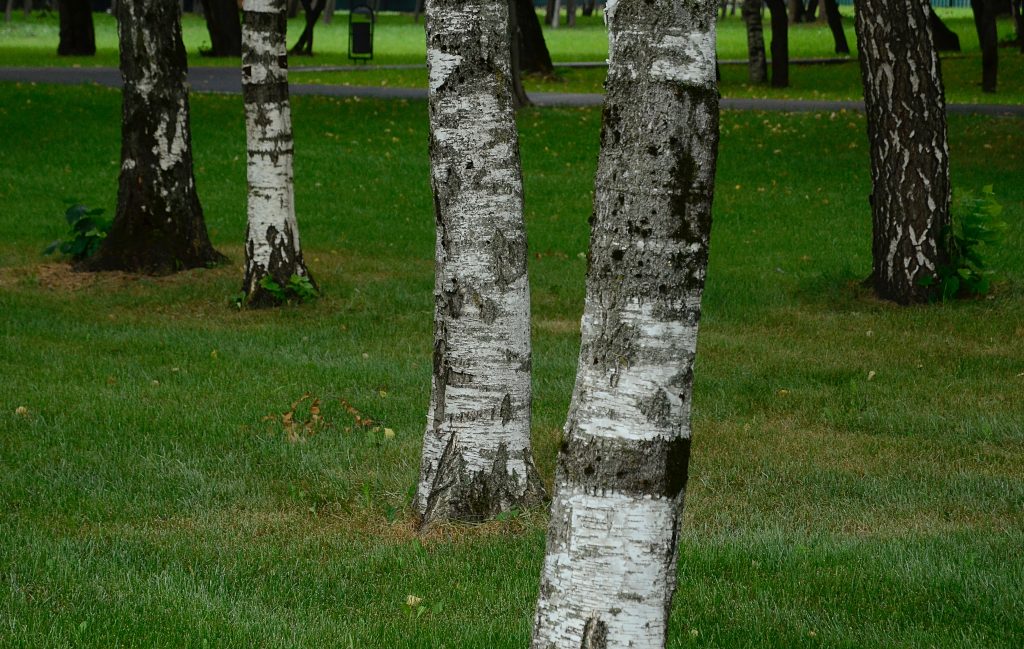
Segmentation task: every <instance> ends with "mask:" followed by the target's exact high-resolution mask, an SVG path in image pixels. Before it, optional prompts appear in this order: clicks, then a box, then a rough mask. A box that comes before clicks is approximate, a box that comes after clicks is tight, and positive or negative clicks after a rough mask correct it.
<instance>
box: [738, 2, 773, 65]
mask: <svg viewBox="0 0 1024 649" xmlns="http://www.w3.org/2000/svg"><path fill="white" fill-rule="evenodd" d="M761 6H762V4H761V0H743V9H742V12H741V15H742V16H743V22H744V23H746V26H747V52H748V61H749V63H748V70H749V75H750V83H764V82H765V81H766V80H767V79H768V61H767V58H766V57H765V53H764V25H763V23H762V21H761Z"/></svg>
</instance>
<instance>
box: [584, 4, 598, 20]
mask: <svg viewBox="0 0 1024 649" xmlns="http://www.w3.org/2000/svg"><path fill="white" fill-rule="evenodd" d="M596 4H597V1H596V0H583V15H584V16H588V17H589V16H593V15H594V5H596Z"/></svg>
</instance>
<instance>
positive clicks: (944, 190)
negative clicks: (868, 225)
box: [856, 0, 950, 304]
mask: <svg viewBox="0 0 1024 649" xmlns="http://www.w3.org/2000/svg"><path fill="white" fill-rule="evenodd" d="M930 13H931V8H930V7H929V5H928V3H927V2H926V1H925V0H857V4H856V27H857V41H858V43H859V44H860V64H861V77H862V79H863V82H864V104H865V109H866V111H867V118H868V120H867V121H868V138H869V139H870V142H871V180H872V190H873V193H872V197H871V205H872V221H873V226H874V227H873V234H872V246H871V247H872V258H873V265H872V281H873V284H874V287H875V291H876V292H877V293H878V295H879V296H880V297H882V298H885V299H889V300H893V301H896V302H899V303H901V304H907V303H911V302H922V301H925V300H927V299H928V289H927V288H925V287H922V286H921V285H920V282H921V280H922V279H924V278H925V277H929V276H933V275H934V274H935V271H936V268H937V267H938V265H939V263H941V261H942V251H941V248H940V245H939V242H940V235H941V232H942V230H943V228H944V227H945V226H946V225H947V224H948V223H949V202H950V186H949V146H948V143H947V138H946V107H945V100H944V99H943V97H944V94H943V88H942V77H941V74H940V70H939V58H938V55H937V54H936V52H935V48H934V47H933V45H932V39H931V34H930V30H929V29H928V28H927V25H928V16H929V14H930Z"/></svg>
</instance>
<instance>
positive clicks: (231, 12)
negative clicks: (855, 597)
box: [203, 0, 242, 56]
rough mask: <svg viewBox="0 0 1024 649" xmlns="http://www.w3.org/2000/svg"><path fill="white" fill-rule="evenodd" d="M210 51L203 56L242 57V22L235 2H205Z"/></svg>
mask: <svg viewBox="0 0 1024 649" xmlns="http://www.w3.org/2000/svg"><path fill="white" fill-rule="evenodd" d="M205 4H206V7H205V9H206V12H205V13H204V16H205V18H206V31H208V32H209V33H210V49H208V50H204V51H203V55H204V56H242V21H241V19H240V18H239V13H238V3H237V1H236V0H205Z"/></svg>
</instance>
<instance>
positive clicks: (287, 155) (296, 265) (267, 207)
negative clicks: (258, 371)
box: [242, 0, 312, 307]
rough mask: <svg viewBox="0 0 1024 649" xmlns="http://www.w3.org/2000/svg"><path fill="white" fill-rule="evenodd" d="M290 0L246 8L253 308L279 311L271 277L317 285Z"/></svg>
mask: <svg viewBox="0 0 1024 649" xmlns="http://www.w3.org/2000/svg"><path fill="white" fill-rule="evenodd" d="M287 12H288V5H287V0H245V3H244V4H243V6H242V96H243V98H244V100H245V131H246V141H247V142H248V156H247V158H248V165H247V169H248V178H249V209H248V227H247V228H246V234H245V238H246V244H245V279H244V281H243V284H242V290H243V291H244V292H245V295H246V299H245V302H246V305H247V306H251V307H266V306H276V305H279V304H281V302H282V301H283V300H282V299H281V296H280V295H275V294H274V291H271V290H268V289H267V287H265V286H263V284H262V282H263V281H264V278H268V277H269V278H270V279H271V280H273V282H274V283H276V284H277V286H278V287H281V288H283V287H286V286H288V283H289V280H290V278H291V277H292V275H298V276H299V277H306V278H309V279H310V282H312V277H310V274H309V271H308V270H307V269H306V264H305V263H304V262H303V260H302V248H301V246H300V245H299V226H298V223H296V221H295V187H294V184H293V176H292V149H293V143H294V140H293V138H292V115H291V106H290V105H289V102H288V54H287V45H286V43H285V30H286V29H287V27H288V13H287Z"/></svg>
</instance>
